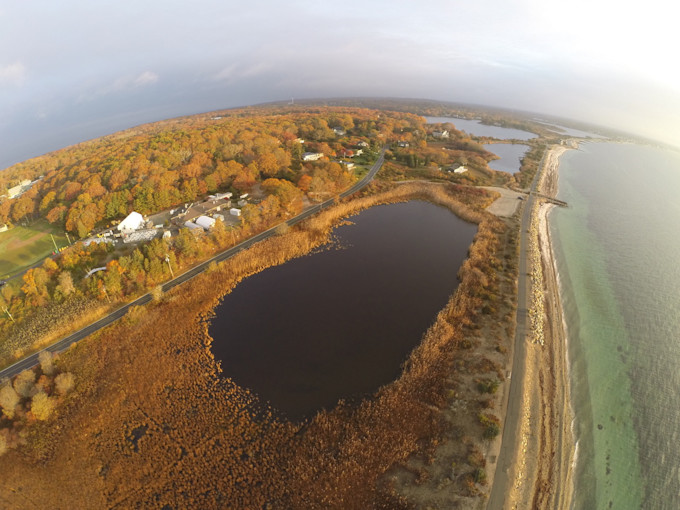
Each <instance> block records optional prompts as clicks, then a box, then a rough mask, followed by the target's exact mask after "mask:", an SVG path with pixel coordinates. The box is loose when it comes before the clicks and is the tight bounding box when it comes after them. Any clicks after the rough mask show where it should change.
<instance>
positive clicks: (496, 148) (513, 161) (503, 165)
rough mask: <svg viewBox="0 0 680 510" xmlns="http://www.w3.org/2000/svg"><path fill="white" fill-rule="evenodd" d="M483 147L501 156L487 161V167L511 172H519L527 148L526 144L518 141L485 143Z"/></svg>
mask: <svg viewBox="0 0 680 510" xmlns="http://www.w3.org/2000/svg"><path fill="white" fill-rule="evenodd" d="M483 147H484V148H485V149H486V150H487V151H489V152H493V153H494V154H495V155H496V156H498V157H499V158H501V159H494V160H493V161H489V168H491V169H493V170H499V171H501V172H509V173H511V174H514V173H517V172H519V169H520V166H521V161H522V158H523V157H524V155H525V154H526V153H527V151H528V150H529V146H528V145H524V144H519V143H485V144H484V145H483Z"/></svg>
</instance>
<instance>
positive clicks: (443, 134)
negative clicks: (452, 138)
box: [432, 129, 449, 138]
mask: <svg viewBox="0 0 680 510" xmlns="http://www.w3.org/2000/svg"><path fill="white" fill-rule="evenodd" d="M432 136H433V137H434V138H448V137H449V132H448V131H447V130H446V129H445V130H444V131H432Z"/></svg>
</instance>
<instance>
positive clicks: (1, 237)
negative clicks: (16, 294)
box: [0, 220, 68, 280]
mask: <svg viewBox="0 0 680 510" xmlns="http://www.w3.org/2000/svg"><path fill="white" fill-rule="evenodd" d="M50 234H52V235H53V236H54V240H55V241H56V243H57V246H58V247H59V248H63V247H64V246H66V245H67V244H68V243H67V241H66V236H65V235H64V231H63V230H60V229H59V228H58V227H56V228H55V227H54V226H52V225H50V224H49V223H48V222H47V221H45V220H40V221H37V222H35V223H34V224H33V225H31V226H30V227H14V228H13V229H11V230H8V231H7V232H2V233H0V280H2V279H6V278H7V277H8V276H12V275H13V274H16V273H17V272H19V271H22V270H24V269H26V268H27V267H30V266H32V265H33V264H35V263H36V262H39V261H40V260H42V259H43V258H45V257H46V256H47V255H50V254H51V253H52V252H53V251H54V244H53V243H52V238H51V237H50Z"/></svg>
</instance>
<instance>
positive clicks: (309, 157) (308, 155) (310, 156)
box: [302, 152, 323, 161]
mask: <svg viewBox="0 0 680 510" xmlns="http://www.w3.org/2000/svg"><path fill="white" fill-rule="evenodd" d="M321 158H323V153H322V152H305V153H304V154H303V155H302V161H316V160H318V159H321Z"/></svg>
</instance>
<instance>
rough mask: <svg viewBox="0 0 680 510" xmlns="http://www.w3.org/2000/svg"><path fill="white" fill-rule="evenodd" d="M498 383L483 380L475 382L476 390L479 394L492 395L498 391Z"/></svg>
mask: <svg viewBox="0 0 680 510" xmlns="http://www.w3.org/2000/svg"><path fill="white" fill-rule="evenodd" d="M499 385H500V382H499V381H498V380H497V379H485V380H480V381H477V389H478V390H479V391H480V393H490V394H492V395H493V394H494V393H496V391H498V386H499Z"/></svg>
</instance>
